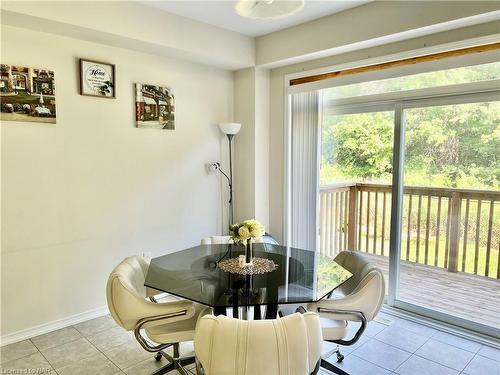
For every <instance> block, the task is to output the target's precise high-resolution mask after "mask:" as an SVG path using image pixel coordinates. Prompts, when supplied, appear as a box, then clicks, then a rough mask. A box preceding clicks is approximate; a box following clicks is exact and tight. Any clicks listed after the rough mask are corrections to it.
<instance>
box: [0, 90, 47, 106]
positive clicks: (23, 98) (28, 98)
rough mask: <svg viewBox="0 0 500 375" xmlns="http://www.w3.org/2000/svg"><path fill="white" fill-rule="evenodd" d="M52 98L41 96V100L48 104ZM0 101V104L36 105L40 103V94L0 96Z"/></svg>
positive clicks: (22, 92) (19, 93) (21, 93)
mask: <svg viewBox="0 0 500 375" xmlns="http://www.w3.org/2000/svg"><path fill="white" fill-rule="evenodd" d="M53 99H54V97H53V96H45V95H43V100H44V102H45V103H48V102H49V100H53ZM0 101H1V102H2V103H10V104H16V103H19V104H38V103H40V94H33V95H29V94H28V93H27V92H26V91H18V94H17V95H13V96H0Z"/></svg>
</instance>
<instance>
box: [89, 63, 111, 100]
mask: <svg viewBox="0 0 500 375" xmlns="http://www.w3.org/2000/svg"><path fill="white" fill-rule="evenodd" d="M115 91H116V85H115V66H114V65H113V64H108V63H104V62H100V61H92V60H86V59H80V95H87V96H99V97H103V98H112V99H114V98H115V97H116V96H115Z"/></svg>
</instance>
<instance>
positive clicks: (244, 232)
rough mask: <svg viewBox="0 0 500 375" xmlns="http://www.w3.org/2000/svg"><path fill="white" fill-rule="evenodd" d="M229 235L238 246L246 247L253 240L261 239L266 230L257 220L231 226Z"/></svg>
mask: <svg viewBox="0 0 500 375" xmlns="http://www.w3.org/2000/svg"><path fill="white" fill-rule="evenodd" d="M229 232H230V233H229V235H230V237H231V239H232V240H233V242H234V243H235V244H236V245H246V244H247V243H248V241H249V240H251V239H259V238H261V237H262V236H263V235H264V234H265V233H266V229H265V228H264V226H263V225H262V224H261V223H259V222H258V221H257V220H245V221H243V222H242V223H239V224H233V225H230V226H229Z"/></svg>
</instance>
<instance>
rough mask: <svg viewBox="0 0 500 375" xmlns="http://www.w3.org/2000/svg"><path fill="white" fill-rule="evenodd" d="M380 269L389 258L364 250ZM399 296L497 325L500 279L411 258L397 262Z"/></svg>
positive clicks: (499, 324) (499, 325)
mask: <svg viewBox="0 0 500 375" xmlns="http://www.w3.org/2000/svg"><path fill="white" fill-rule="evenodd" d="M364 255H366V256H367V257H369V258H370V259H371V260H372V262H373V263H375V264H376V265H377V266H378V267H379V268H380V269H381V270H382V272H383V273H384V275H385V278H386V284H387V281H388V274H389V258H388V257H383V256H380V255H373V254H366V253H364ZM400 279H401V280H400V287H399V291H400V292H399V293H400V295H399V299H401V300H404V301H407V302H411V303H414V304H416V305H419V306H423V307H426V308H429V309H432V310H436V311H441V312H444V313H447V314H451V315H454V316H458V317H461V318H464V319H468V320H472V321H475V322H477V323H482V324H486V325H489V326H493V327H496V328H500V281H499V280H498V279H492V278H487V277H484V276H476V275H471V274H466V273H462V272H448V271H446V270H445V269H443V268H438V267H432V266H426V265H422V264H418V263H413V262H406V261H402V262H401V267H400Z"/></svg>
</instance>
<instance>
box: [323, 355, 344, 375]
mask: <svg viewBox="0 0 500 375" xmlns="http://www.w3.org/2000/svg"><path fill="white" fill-rule="evenodd" d="M321 367H323V368H324V369H326V370H328V371H331V372H333V373H334V374H337V375H349V373H348V372H345V371H344V370H342V369H340V368H338V367H337V366H335V365H333V364H331V363H330V362H327V361H326V360H324V359H323V358H321Z"/></svg>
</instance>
